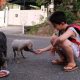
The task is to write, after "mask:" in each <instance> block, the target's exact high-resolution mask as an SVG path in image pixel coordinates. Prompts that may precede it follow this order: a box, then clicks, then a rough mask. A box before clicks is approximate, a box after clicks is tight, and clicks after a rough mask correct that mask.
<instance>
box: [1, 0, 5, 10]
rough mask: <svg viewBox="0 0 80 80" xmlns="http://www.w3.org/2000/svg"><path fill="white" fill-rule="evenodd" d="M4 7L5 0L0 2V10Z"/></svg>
mask: <svg viewBox="0 0 80 80" xmlns="http://www.w3.org/2000/svg"><path fill="white" fill-rule="evenodd" d="M5 5H6V0H0V10H2V9H3V8H4V7H5Z"/></svg>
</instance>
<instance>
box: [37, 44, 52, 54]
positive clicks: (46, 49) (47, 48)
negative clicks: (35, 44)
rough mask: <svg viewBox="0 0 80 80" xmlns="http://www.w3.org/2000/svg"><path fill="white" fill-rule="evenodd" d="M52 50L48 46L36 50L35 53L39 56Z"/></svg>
mask: <svg viewBox="0 0 80 80" xmlns="http://www.w3.org/2000/svg"><path fill="white" fill-rule="evenodd" d="M52 49H53V46H52V45H49V46H47V47H45V48H41V49H37V50H36V53H38V54H40V53H43V52H46V51H51V50H52Z"/></svg>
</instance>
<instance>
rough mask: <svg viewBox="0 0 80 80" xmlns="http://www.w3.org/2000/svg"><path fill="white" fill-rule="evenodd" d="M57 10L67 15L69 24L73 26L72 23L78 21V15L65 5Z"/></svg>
mask: <svg viewBox="0 0 80 80" xmlns="http://www.w3.org/2000/svg"><path fill="white" fill-rule="evenodd" d="M56 10H58V11H63V12H64V13H65V15H66V17H67V23H68V24H71V23H72V22H74V21H75V20H76V19H77V17H76V15H74V14H73V13H72V12H71V11H70V10H68V9H67V8H66V7H64V6H63V5H60V6H59V7H58V8H57V9H56Z"/></svg>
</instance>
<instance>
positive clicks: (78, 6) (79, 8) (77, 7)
mask: <svg viewBox="0 0 80 80" xmlns="http://www.w3.org/2000/svg"><path fill="white" fill-rule="evenodd" d="M73 10H74V11H80V1H77V2H75V3H74V4H73Z"/></svg>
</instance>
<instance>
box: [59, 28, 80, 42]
mask: <svg viewBox="0 0 80 80" xmlns="http://www.w3.org/2000/svg"><path fill="white" fill-rule="evenodd" d="M69 37H74V38H75V39H77V40H78V41H80V35H79V34H78V33H77V31H76V30H75V29H74V28H73V27H70V28H68V30H67V31H66V32H65V33H63V34H62V35H61V36H59V39H60V40H61V41H64V40H66V39H68V38H69Z"/></svg>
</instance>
